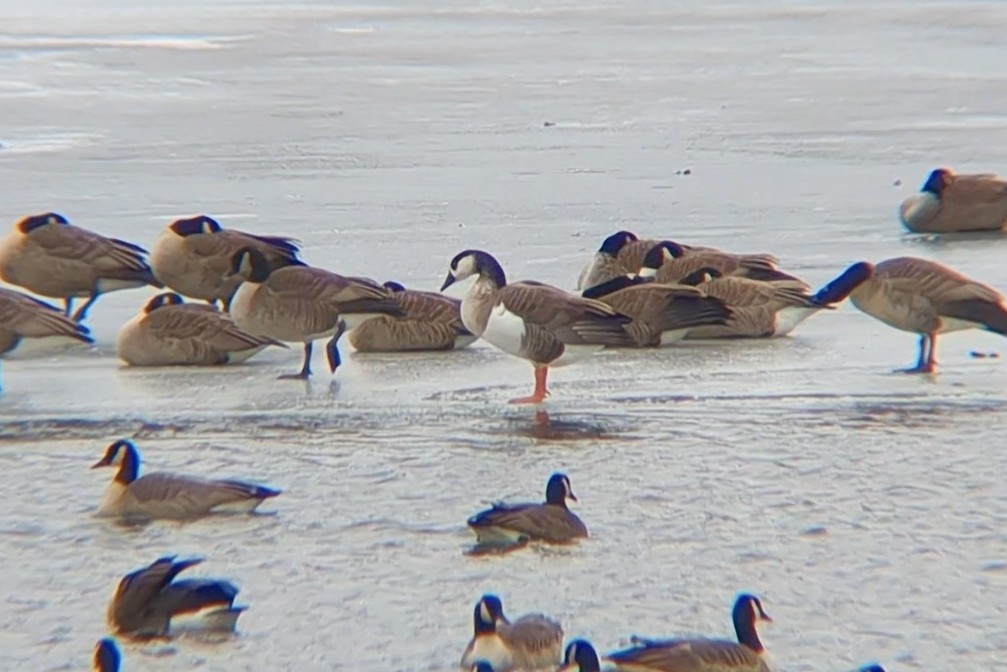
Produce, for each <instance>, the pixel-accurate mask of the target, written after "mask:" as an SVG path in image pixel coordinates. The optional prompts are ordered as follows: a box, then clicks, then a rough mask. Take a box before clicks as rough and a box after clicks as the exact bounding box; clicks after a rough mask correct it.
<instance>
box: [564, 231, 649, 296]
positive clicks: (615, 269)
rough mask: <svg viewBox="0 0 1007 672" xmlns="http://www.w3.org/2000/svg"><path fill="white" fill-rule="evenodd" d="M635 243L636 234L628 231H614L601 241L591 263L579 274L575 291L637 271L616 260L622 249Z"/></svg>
mask: <svg viewBox="0 0 1007 672" xmlns="http://www.w3.org/2000/svg"><path fill="white" fill-rule="evenodd" d="M637 241H638V239H637V237H636V234H635V233H632V232H630V231H616V232H615V233H613V234H612V235H611V236H609V237H608V238H606V239H605V240H603V241H602V243H601V247H600V248H598V251H597V252H595V254H594V256H593V257H592V258H591V261H589V262H588V264H587V266H585V267H584V270H582V271H581V272H580V278H578V280H577V291H578V292H581V291H584V290H585V289H587V288H589V287H594V286H595V285H600V284H601V283H603V282H608V281H609V280H611V279H612V278H615V277H618V276H620V275H624V274H626V273H629V272H636V270H637V269H631V268H627V267H626V266H625V265H624V264H623V263H622V261H621V260H620V259H618V256H619V254H620V251H621V250H622V249H623V247H625V246H626V245H627V244H629V243H634V242H637ZM638 268H639V267H638Z"/></svg>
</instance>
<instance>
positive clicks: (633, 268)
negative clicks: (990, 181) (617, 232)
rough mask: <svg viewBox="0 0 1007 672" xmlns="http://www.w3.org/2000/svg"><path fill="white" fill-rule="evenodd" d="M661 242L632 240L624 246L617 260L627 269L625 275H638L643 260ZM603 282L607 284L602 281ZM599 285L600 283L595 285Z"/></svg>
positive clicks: (650, 239) (649, 239)
mask: <svg viewBox="0 0 1007 672" xmlns="http://www.w3.org/2000/svg"><path fill="white" fill-rule="evenodd" d="M660 243H661V241H659V240H654V239H652V238H648V239H644V240H631V241H630V242H628V243H626V244H625V245H623V246H622V249H621V250H619V254H618V256H617V257H616V259H617V260H618V261H619V263H620V264H622V266H623V267H624V268H625V269H626V270H624V271H623V273H637V272H639V270H640V268H641V267H642V266H643V259H644V257H646V256H647V253H648V252H650V251H651V250H652V249H654V247H655V246H656V245H658V244H660ZM609 279H611V278H609ZM602 282H605V281H604V280H602ZM595 284H598V283H595Z"/></svg>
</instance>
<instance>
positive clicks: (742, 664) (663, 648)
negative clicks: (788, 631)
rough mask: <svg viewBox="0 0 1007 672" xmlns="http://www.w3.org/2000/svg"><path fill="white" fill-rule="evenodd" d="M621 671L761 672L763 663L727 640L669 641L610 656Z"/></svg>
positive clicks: (744, 648) (751, 653) (764, 666)
mask: <svg viewBox="0 0 1007 672" xmlns="http://www.w3.org/2000/svg"><path fill="white" fill-rule="evenodd" d="M608 658H609V660H611V661H612V662H614V663H616V665H617V666H618V667H619V669H620V670H636V669H640V670H644V669H646V670H659V671H661V672H719V671H721V670H722V671H724V672H728V671H737V672H764V671H768V669H769V668H768V667H767V666H766V663H765V661H763V659H762V657H761V656H760V655H759V654H757V653H756V652H755V651H753V650H752V649H749V648H748V647H745V646H742V645H741V644H738V643H737V642H731V641H727V640H709V639H697V640H678V641H676V640H670V641H667V642H660V643H655V644H651V645H647V646H639V647H635V648H632V649H627V650H625V651H619V652H617V653H613V654H610V655H609V656H608Z"/></svg>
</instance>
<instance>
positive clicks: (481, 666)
mask: <svg viewBox="0 0 1007 672" xmlns="http://www.w3.org/2000/svg"><path fill="white" fill-rule="evenodd" d="M472 672H493V666H492V665H490V664H489V663H487V662H486V661H485V660H477V661H476V664H475V665H473V666H472Z"/></svg>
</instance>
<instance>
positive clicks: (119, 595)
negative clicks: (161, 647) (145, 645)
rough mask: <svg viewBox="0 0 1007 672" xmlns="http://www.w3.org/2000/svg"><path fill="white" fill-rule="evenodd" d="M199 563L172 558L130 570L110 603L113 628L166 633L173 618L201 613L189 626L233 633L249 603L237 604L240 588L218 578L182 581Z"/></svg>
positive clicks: (130, 632)
mask: <svg viewBox="0 0 1007 672" xmlns="http://www.w3.org/2000/svg"><path fill="white" fill-rule="evenodd" d="M201 562H203V559H202V558H194V559H192V560H180V561H178V562H176V561H175V557H174V556H170V557H164V558H160V559H158V560H155V561H154V562H153V564H151V565H149V566H147V567H143V568H141V569H138V570H136V571H134V572H130V573H129V574H127V575H126V576H124V577H123V578H122V580H121V581H120V582H119V586H118V588H117V589H116V591H115V595H114V596H113V597H112V601H111V603H110V604H109V605H108V622H109V625H111V626H112V628H113V629H114V631H115V632H116V633H119V634H123V635H130V636H133V637H138V638H150V637H167V636H169V635H170V634H171V632H172V630H173V625H176V626H177V623H175V624H173V621H180V620H182V618H183V617H185V618H192V617H199V620H198V621H192V622H191V623H189V625H190V626H191V627H192V628H193V629H199V630H203V631H211V632H232V631H233V630H234V628H235V626H236V625H237V621H238V616H240V615H241V612H242V611H244V610H245V609H246V608H247V607H235V606H234V598H235V597H237V595H238V588H237V586H235V585H234V584H233V583H231V582H230V581H224V580H221V579H184V580H182V581H175V577H176V576H178V575H179V574H180V573H182V572H183V571H185V570H186V569H189V568H190V567H193V566H195V565H198V564H199V563H201Z"/></svg>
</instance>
